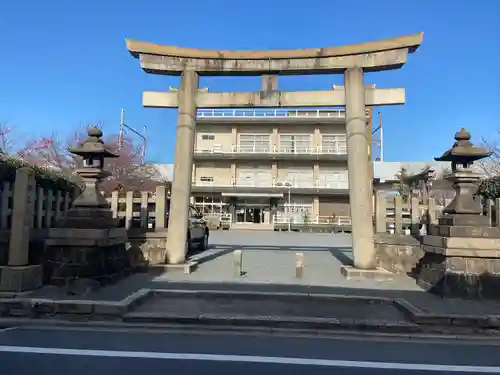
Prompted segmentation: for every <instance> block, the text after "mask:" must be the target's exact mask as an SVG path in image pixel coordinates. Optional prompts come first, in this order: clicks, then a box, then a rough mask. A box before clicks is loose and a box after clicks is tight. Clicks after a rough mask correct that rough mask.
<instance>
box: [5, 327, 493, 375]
mask: <svg viewBox="0 0 500 375" xmlns="http://www.w3.org/2000/svg"><path fill="white" fill-rule="evenodd" d="M499 349H500V342H494V341H492V340H490V341H487V342H484V341H479V342H478V341H476V342H471V341H466V340H463V339H460V340H457V339H451V338H448V339H446V340H437V339H420V338H411V339H403V338H387V337H382V336H378V337H368V336H367V337H354V336H337V337H319V336H313V335H310V336H297V335H295V336H291V335H283V334H281V335H280V334H269V333H258V334H257V333H251V334H250V333H224V332H194V331H179V330H177V331H172V330H170V331H158V330H156V331H151V330H144V329H143V330H132V329H126V330H125V329H121V330H119V329H113V330H111V329H109V330H105V329H93V330H92V329H90V328H88V327H87V328H85V327H81V328H78V329H53V328H7V329H4V330H0V371H1V373H2V374H28V373H36V374H37V375H45V374H47V375H49V374H50V375H59V374H61V375H62V374H65V375H66V374H72V375H84V374H85V375H86V374H92V375H99V374H106V375H110V374H113V372H116V373H118V371H119V374H120V375H137V374H144V375H146V374H147V375H154V374H162V375H164V374H211V375H212V374H214V375H215V374H216V375H226V374H227V375H229V374H231V375H234V374H243V375H250V374H252V375H253V374H259V375H263V374H283V375H293V374H303V373H305V372H307V373H308V374H312V375H323V374H325V375H326V374H332V371H340V372H339V373H342V374H345V375H381V374H385V375H392V374H394V375H395V374H402V373H404V374H408V375H415V374H443V373H450V372H453V373H457V374H481V373H495V374H500V358H499V356H498V352H499Z"/></svg>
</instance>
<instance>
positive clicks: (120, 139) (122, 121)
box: [118, 109, 125, 151]
mask: <svg viewBox="0 0 500 375" xmlns="http://www.w3.org/2000/svg"><path fill="white" fill-rule="evenodd" d="M124 124H125V111H124V110H123V109H122V110H121V111H120V132H119V133H118V151H119V150H121V148H122V146H123V135H124V134H123V132H124V129H123V125H124Z"/></svg>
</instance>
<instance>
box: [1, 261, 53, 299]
mask: <svg viewBox="0 0 500 375" xmlns="http://www.w3.org/2000/svg"><path fill="white" fill-rule="evenodd" d="M42 280H43V274H42V266H41V265H30V266H0V292H17V293H19V292H25V291H27V290H33V289H38V288H40V287H41V286H42Z"/></svg>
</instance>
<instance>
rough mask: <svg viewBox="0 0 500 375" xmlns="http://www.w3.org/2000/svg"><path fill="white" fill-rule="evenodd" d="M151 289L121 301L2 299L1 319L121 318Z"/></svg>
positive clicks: (150, 291)
mask: <svg viewBox="0 0 500 375" xmlns="http://www.w3.org/2000/svg"><path fill="white" fill-rule="evenodd" d="M151 295H154V291H152V290H150V289H141V290H139V291H137V292H135V293H133V294H131V295H130V296H128V297H126V298H125V299H123V300H121V301H118V302H116V301H94V300H52V299H48V298H27V297H20V298H19V297H14V298H0V316H1V317H32V318H34V317H41V316H53V315H76V316H78V315H93V314H95V315H100V316H116V317H121V316H123V314H125V313H127V312H128V311H129V310H131V309H133V308H134V307H135V306H137V305H139V304H140V303H142V302H143V301H144V300H145V299H147V298H148V297H149V296H151Z"/></svg>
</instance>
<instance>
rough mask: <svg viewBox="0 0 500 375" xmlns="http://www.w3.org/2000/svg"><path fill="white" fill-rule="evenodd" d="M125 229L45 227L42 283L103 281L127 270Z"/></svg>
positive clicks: (124, 274)
mask: <svg viewBox="0 0 500 375" xmlns="http://www.w3.org/2000/svg"><path fill="white" fill-rule="evenodd" d="M126 242H127V232H126V229H125V228H112V229H67V228H55V229H50V230H49V236H48V238H47V239H46V241H45V246H46V264H45V268H46V272H45V282H46V283H49V284H55V285H60V286H62V285H68V284H70V283H71V282H73V281H74V280H76V279H91V280H93V281H96V282H98V283H99V284H101V285H103V284H107V283H111V282H114V281H117V280H118V279H120V278H122V277H124V276H126V275H127V274H129V272H130V270H131V266H130V259H129V255H128V252H127V250H126Z"/></svg>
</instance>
